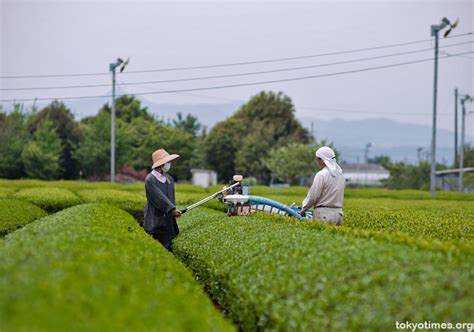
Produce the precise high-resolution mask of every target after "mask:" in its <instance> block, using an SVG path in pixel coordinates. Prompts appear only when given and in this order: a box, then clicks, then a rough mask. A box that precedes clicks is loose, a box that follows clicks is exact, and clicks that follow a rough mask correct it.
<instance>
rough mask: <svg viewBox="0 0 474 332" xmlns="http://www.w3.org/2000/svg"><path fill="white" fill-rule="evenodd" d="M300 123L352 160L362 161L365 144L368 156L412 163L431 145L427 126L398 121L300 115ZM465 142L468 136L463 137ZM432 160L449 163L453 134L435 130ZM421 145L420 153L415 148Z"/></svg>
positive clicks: (451, 154)
mask: <svg viewBox="0 0 474 332" xmlns="http://www.w3.org/2000/svg"><path fill="white" fill-rule="evenodd" d="M300 120H301V121H302V122H303V124H304V126H305V127H306V128H308V129H310V128H311V122H313V128H314V135H315V137H316V139H317V140H321V139H328V140H329V141H330V142H332V143H334V144H335V146H336V147H337V148H338V149H339V150H341V154H342V157H343V158H345V159H347V160H349V161H351V162H356V161H357V160H359V161H361V162H362V161H363V159H364V152H365V151H364V150H365V145H366V144H367V143H369V142H370V143H371V144H372V146H371V148H370V149H369V157H374V156H376V155H381V154H384V155H389V156H390V157H391V159H392V160H395V161H406V162H410V163H415V162H417V161H418V159H419V157H420V158H421V159H427V158H429V154H428V153H429V151H430V144H431V127H429V126H423V125H417V124H411V123H402V122H397V121H393V120H388V119H385V118H380V119H365V120H359V121H346V120H343V119H332V120H320V119H316V118H308V117H302V118H301V119H300ZM466 140H467V141H469V140H472V137H467V139H466ZM436 145H437V149H436V154H437V156H436V160H438V161H439V162H443V163H451V162H452V160H453V154H454V133H453V132H451V131H449V130H445V129H438V131H437V138H436ZM418 148H422V149H423V150H422V151H421V153H420V154H418V151H417V149H418Z"/></svg>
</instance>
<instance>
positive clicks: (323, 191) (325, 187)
mask: <svg viewBox="0 0 474 332" xmlns="http://www.w3.org/2000/svg"><path fill="white" fill-rule="evenodd" d="M345 186H346V179H345V178H344V175H343V174H340V173H339V172H338V173H337V174H336V176H334V177H333V176H331V173H330V172H329V170H328V169H327V167H324V168H323V169H322V170H320V171H319V172H318V173H316V175H315V177H314V180H313V184H312V185H311V188H310V189H309V191H308V194H307V195H306V198H305V199H304V200H303V204H302V205H303V209H309V208H312V207H315V208H316V207H332V208H342V205H343V202H344V188H345Z"/></svg>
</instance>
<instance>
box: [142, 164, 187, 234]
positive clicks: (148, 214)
mask: <svg viewBox="0 0 474 332" xmlns="http://www.w3.org/2000/svg"><path fill="white" fill-rule="evenodd" d="M164 175H165V177H166V178H167V179H168V181H167V182H166V183H161V182H160V181H158V179H156V178H155V176H154V175H153V174H152V173H149V174H148V175H147V177H146V180H145V192H146V207H145V222H144V227H145V230H146V231H147V232H148V233H149V234H151V235H152V236H153V237H154V238H155V239H157V240H158V241H160V242H161V243H171V240H172V239H174V238H175V237H176V236H177V235H178V233H179V228H178V224H177V223H176V218H175V217H174V216H173V215H172V213H171V212H172V211H173V209H175V195H174V181H173V178H172V177H171V176H170V175H168V174H164Z"/></svg>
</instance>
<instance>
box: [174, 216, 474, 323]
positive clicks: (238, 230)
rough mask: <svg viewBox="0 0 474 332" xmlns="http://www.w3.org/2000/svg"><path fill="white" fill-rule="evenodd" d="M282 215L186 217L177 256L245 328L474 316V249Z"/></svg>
mask: <svg viewBox="0 0 474 332" xmlns="http://www.w3.org/2000/svg"><path fill="white" fill-rule="evenodd" d="M273 218H274V219H273V220H268V218H267V217H263V218H262V217H261V216H253V217H247V218H245V217H232V218H228V217H224V216H223V214H222V213H217V212H209V210H206V211H203V210H201V211H200V210H196V211H193V213H190V214H187V215H185V216H183V218H181V220H180V225H181V233H180V235H179V237H178V238H177V240H176V242H175V244H174V250H175V253H176V254H177V256H178V257H180V258H181V259H182V260H183V261H184V262H185V263H186V264H187V265H188V266H189V267H190V268H191V269H192V270H193V271H194V272H195V274H196V276H197V278H199V280H201V281H202V282H203V283H204V284H205V285H206V287H208V289H209V291H210V292H211V293H212V294H213V296H214V299H215V300H216V301H217V302H218V303H219V304H220V305H221V306H222V307H223V308H224V309H225V310H227V312H229V315H230V316H231V317H232V318H233V319H234V320H235V321H236V322H238V323H239V324H240V326H241V328H242V330H244V331H255V330H276V331H289V330H292V331H310V330H311V331H315V330H316V331H329V330H334V331H361V330H364V331H388V330H393V329H395V321H407V320H408V321H412V322H419V321H425V320H426V321H428V320H429V321H435V322H449V321H451V322H457V321H469V319H470V318H471V317H472V314H473V311H472V304H473V302H472V299H473V297H474V288H472V287H471V281H472V278H473V277H474V269H472V264H473V263H474V257H473V256H472V255H461V254H456V253H453V252H445V251H438V250H431V249H430V250H424V249H420V248H417V247H412V246H408V245H405V244H403V243H397V242H390V241H384V240H382V239H381V238H370V237H359V236H350V234H349V232H348V231H345V232H344V233H341V234H337V233H335V232H332V231H330V230H332V229H338V228H337V227H319V229H318V228H314V229H312V230H310V228H312V226H311V224H310V223H300V222H290V221H289V220H285V221H283V220H284V218H281V217H273ZM316 225H317V224H316ZM325 229H328V231H325ZM339 229H340V228H339ZM339 232H341V231H339Z"/></svg>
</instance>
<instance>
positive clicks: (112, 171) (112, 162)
mask: <svg viewBox="0 0 474 332" xmlns="http://www.w3.org/2000/svg"><path fill="white" fill-rule="evenodd" d="M129 60H130V59H127V61H123V60H122V59H120V58H117V61H116V62H113V63H110V64H109V70H110V71H111V72H112V107H111V109H112V112H111V113H112V114H111V124H110V181H111V182H115V69H117V67H118V66H120V65H122V67H121V68H120V72H122V71H123V70H124V69H125V66H126V65H127V64H128V61H129Z"/></svg>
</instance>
